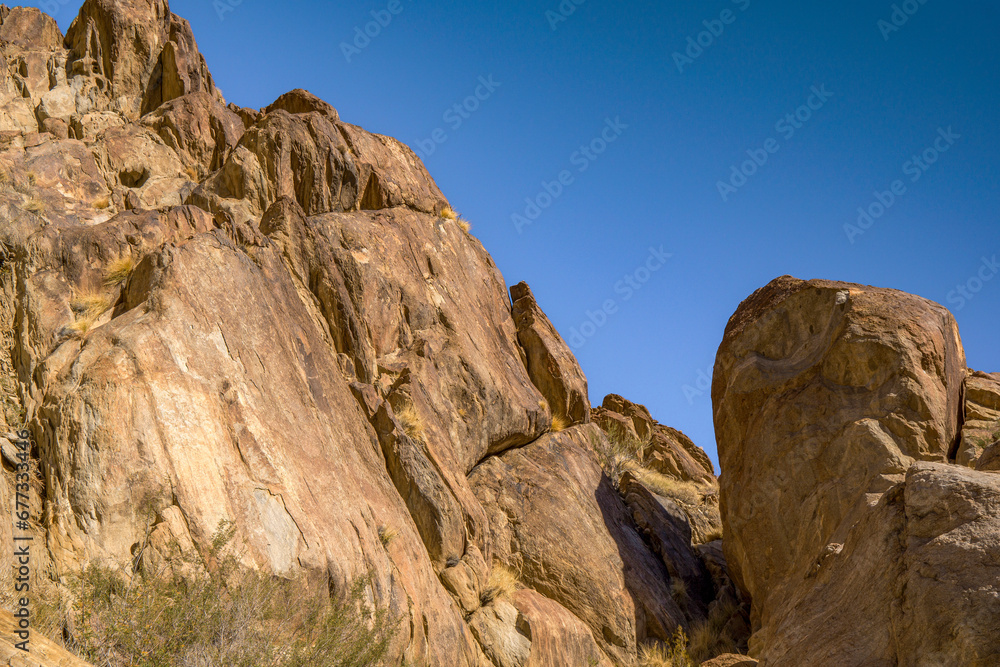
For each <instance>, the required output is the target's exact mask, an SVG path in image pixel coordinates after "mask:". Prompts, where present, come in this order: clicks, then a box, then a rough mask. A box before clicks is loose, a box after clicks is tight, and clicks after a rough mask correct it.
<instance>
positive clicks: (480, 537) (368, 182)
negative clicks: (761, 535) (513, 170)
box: [0, 0, 746, 667]
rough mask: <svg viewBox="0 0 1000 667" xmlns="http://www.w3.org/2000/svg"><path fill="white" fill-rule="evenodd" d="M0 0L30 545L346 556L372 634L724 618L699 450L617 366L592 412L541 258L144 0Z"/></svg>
mask: <svg viewBox="0 0 1000 667" xmlns="http://www.w3.org/2000/svg"><path fill="white" fill-rule="evenodd" d="M0 19H2V24H0V40H2V42H0V55H2V57H3V60H4V62H3V63H2V65H3V66H0V180H2V181H3V187H2V188H0V248H2V268H3V271H2V290H3V296H4V299H3V306H2V309H0V324H2V329H3V345H4V349H3V355H0V356H2V357H3V364H4V366H3V369H2V370H3V380H4V383H5V384H4V387H3V388H4V392H5V400H9V401H10V402H9V404H7V405H6V406H5V408H7V409H5V420H6V421H7V422H8V424H9V425H8V427H7V428H5V429H4V430H8V429H9V428H12V427H14V426H19V425H20V424H21V423H22V422H23V423H25V424H27V428H28V429H29V431H30V432H31V434H32V437H33V439H34V442H35V443H36V446H35V448H34V449H33V452H32V455H33V464H34V465H35V466H36V467H37V471H38V473H37V477H36V478H35V479H34V481H33V485H32V494H31V502H32V516H33V525H32V531H33V532H34V534H35V536H36V539H37V540H38V543H39V544H40V545H44V548H43V549H42V550H41V551H40V553H39V558H40V561H39V562H38V563H36V569H37V575H38V576H39V577H44V578H45V579H46V580H47V581H50V582H51V583H53V585H58V586H59V587H60V588H61V590H63V592H64V593H66V592H67V591H69V590H70V588H69V582H71V581H72V580H73V578H74V577H76V576H78V575H79V574H80V573H81V572H84V571H85V569H86V568H88V567H89V566H93V565H95V564H99V565H102V566H105V567H110V568H113V569H116V570H117V571H119V572H120V573H121V574H122V575H123V576H125V577H127V578H129V577H134V576H137V574H138V573H140V572H142V573H150V572H161V573H162V572H171V571H176V572H181V573H183V572H184V571H186V570H185V567H186V566H187V565H189V564H190V563H191V558H189V557H190V556H191V555H192V554H195V555H198V554H200V555H201V556H202V562H204V563H205V564H206V566H209V567H210V566H211V559H210V558H207V559H206V558H205V555H206V554H214V553H215V548H216V547H217V544H215V543H214V540H215V538H216V536H217V535H218V534H219V528H220V526H232V527H233V530H234V532H233V534H232V536H231V545H232V554H234V555H235V557H236V558H237V559H238V561H239V565H240V566H241V567H242V568H244V569H248V570H255V571H260V572H263V573H267V574H273V575H277V576H279V577H285V578H296V579H298V580H301V581H305V582H308V584H309V585H311V586H312V587H313V588H315V589H317V590H324V591H327V590H328V591H329V592H330V594H331V595H332V596H333V597H335V598H336V597H338V596H343V595H344V594H345V593H346V592H347V591H349V590H351V589H352V586H353V584H355V582H363V583H364V594H363V595H364V598H365V600H366V601H367V602H369V603H370V604H371V605H372V606H373V607H375V608H378V609H383V610H385V611H386V613H387V614H388V615H389V617H390V618H391V619H392V620H393V622H394V627H395V628H396V633H395V634H394V635H393V638H392V642H391V646H390V647H389V650H388V653H387V655H386V657H385V664H389V665H398V664H403V663H405V664H408V665H442V666H443V665H447V666H449V667H460V666H463V665H468V666H470V667H471V666H476V667H485V666H487V665H496V666H498V667H499V666H502V667H508V666H509V667H516V666H525V665H531V666H533V667H534V666H537V667H550V666H552V667H554V666H556V665H565V664H574V665H577V664H579V665H588V664H593V665H625V664H631V663H632V662H633V661H634V660H635V659H636V656H637V654H638V652H639V650H640V647H641V646H642V645H644V644H646V643H649V642H655V641H658V640H660V641H667V640H670V639H671V638H672V637H673V636H674V634H675V631H676V630H677V629H678V628H680V627H685V628H688V629H689V630H690V629H691V628H692V627H694V626H696V625H697V624H699V623H701V624H704V623H707V622H708V621H709V620H711V621H712V622H713V623H715V624H716V625H717V626H718V627H719V628H722V627H723V626H725V627H727V628H728V629H727V630H726V633H728V636H729V640H728V646H729V647H730V648H733V647H738V645H739V644H740V642H741V641H742V640H743V639H745V634H746V625H745V623H746V622H745V606H743V605H745V601H744V600H743V598H742V597H741V595H740V593H739V592H738V591H737V590H736V588H735V586H734V585H733V583H732V582H731V580H730V579H729V577H728V574H727V571H726V566H725V559H724V558H723V556H722V554H721V549H720V547H719V543H718V542H717V541H716V542H713V543H712V544H710V545H701V544H700V543H702V542H707V541H708V540H709V539H716V538H717V537H718V536H719V535H718V533H719V521H718V509H717V491H716V490H717V482H716V480H715V477H714V471H713V470H712V467H711V464H710V463H709V462H708V459H707V457H706V456H705V454H704V452H702V451H701V450H700V449H698V448H697V447H696V446H695V445H694V444H693V443H691V441H690V440H689V439H687V438H686V437H685V436H683V434H681V433H679V432H678V431H674V430H672V429H668V428H667V427H664V426H661V425H659V424H656V423H655V422H654V421H653V420H652V418H651V417H650V416H649V414H648V412H646V411H645V409H644V408H641V406H635V405H634V404H630V403H628V402H627V401H624V399H620V398H619V397H613V398H610V399H609V400H608V401H605V406H604V408H603V409H602V410H600V411H598V413H596V414H595V418H594V420H595V421H596V422H597V424H594V423H591V410H590V405H589V399H588V393H587V383H586V378H585V377H584V375H583V373H582V372H581V370H580V368H579V366H578V364H577V362H576V360H575V359H574V358H573V355H572V354H571V353H570V351H569V349H568V347H567V346H566V344H565V343H564V342H563V341H562V339H561V338H560V337H559V335H558V333H557V332H556V331H555V329H554V328H553V327H552V325H551V323H550V322H549V321H548V319H547V318H546V317H545V315H544V313H543V312H542V311H541V309H540V308H539V306H538V304H537V303H536V302H535V299H534V297H533V296H532V294H531V291H530V289H528V287H527V286H526V285H523V284H522V285H518V286H516V287H515V288H513V289H512V291H511V294H510V295H508V292H507V289H506V285H505V282H504V279H503V277H502V276H501V275H500V272H499V271H498V270H497V267H496V266H495V265H494V263H493V261H492V260H491V258H490V257H489V255H488V254H487V253H486V251H485V250H484V249H483V247H482V246H481V245H480V244H479V242H478V241H477V240H476V239H475V238H473V237H472V236H470V235H469V234H468V233H467V232H466V231H464V230H463V228H462V226H461V225H460V224H459V223H458V222H457V221H456V220H455V219H454V215H452V214H451V209H450V207H449V206H448V202H447V200H446V199H445V197H444V195H443V194H442V193H441V191H440V190H439V188H438V187H437V185H436V184H435V183H434V181H433V179H432V178H431V177H430V175H429V174H428V173H427V171H426V169H425V168H424V166H423V165H422V163H421V162H420V160H419V159H418V158H417V157H416V156H415V155H414V153H413V152H412V151H410V150H409V149H408V148H407V147H406V146H404V145H403V144H401V143H400V142H398V141H395V140H394V139H391V138H388V137H384V136H380V135H376V134H371V133H369V132H366V131H365V130H363V129H361V128H360V127H357V126H354V125H350V124H348V123H345V122H343V121H341V120H340V118H339V115H338V113H337V111H336V110H335V109H334V108H333V107H332V106H331V105H329V104H328V103H326V102H323V101H322V100H319V99H317V98H316V97H314V96H312V95H311V94H309V93H307V92H305V91H301V90H297V91H292V92H290V93H288V94H286V95H283V96H282V97H281V98H279V99H278V100H276V101H275V102H274V103H273V104H272V105H270V106H269V107H267V108H266V109H263V110H252V109H244V108H238V107H236V106H234V105H232V104H227V103H226V101H225V100H224V99H223V97H222V95H221V93H220V92H219V91H218V90H217V89H216V88H215V85H214V83H213V81H212V77H211V75H210V74H209V72H208V68H207V66H206V63H205V61H204V59H203V58H202V56H201V55H200V54H199V52H198V49H197V45H196V43H195V40H194V37H193V35H192V33H191V29H190V27H189V25H188V24H187V22H185V21H184V20H183V19H180V18H178V17H177V16H175V15H173V14H172V13H171V12H170V9H169V7H168V4H167V2H166V0H117V1H116V0H87V1H86V2H85V3H84V6H83V8H82V9H81V11H80V14H79V16H78V17H77V19H76V20H75V21H74V23H73V24H72V26H71V27H70V29H69V31H68V33H67V35H66V36H65V38H63V36H62V35H61V34H60V32H59V30H58V28H57V27H56V25H55V23H54V21H52V19H50V18H49V17H47V16H45V15H43V14H41V13H40V12H38V11H37V10H32V9H24V8H14V9H7V8H6V7H4V8H3V9H2V10H0ZM8 360H9V362H10V363H9V364H8ZM618 422H622V423H623V424H625V428H624V429H617V430H616V429H613V428H612V425H613V424H617V423H618ZM0 426H3V425H2V424H0ZM602 427H603V428H604V429H605V430H602ZM609 436H610V437H609ZM623 442H626V443H632V444H631V445H627V446H623V445H622V443H623ZM626 450H627V451H629V452H631V454H630V455H629V456H626V455H625V453H626ZM5 470H6V471H7V472H5V475H6V477H5V479H7V478H9V477H11V475H10V468H5ZM7 481H8V482H10V481H11V480H10V479H7ZM0 487H2V488H0V493H2V494H4V497H3V498H2V500H3V501H4V506H5V507H7V506H9V502H10V498H9V497H7V494H8V493H9V491H10V489H9V485H8V484H4V485H0ZM671 494H673V496H674V497H673V498H672V497H671ZM2 531H6V532H2ZM4 535H6V537H4ZM0 541H2V543H3V544H2V547H0V548H2V549H3V550H4V551H3V553H4V554H5V556H6V557H8V558H9V557H10V551H9V549H10V546H9V545H10V544H11V541H10V527H9V526H8V525H6V523H4V524H2V527H0ZM695 543H698V544H699V546H697V547H696V546H695ZM179 558H180V560H179ZM185 564H187V565H185ZM501 570H503V571H507V570H509V571H510V572H513V573H514V576H515V577H516V583H514V584H512V585H510V586H508V587H507V589H508V590H507V591H506V592H505V593H504V594H503V595H498V594H497V593H496V590H495V586H494V584H493V583H491V582H493V581H494V580H495V578H496V573H497V572H498V571H501ZM81 622H82V621H81V620H80V618H78V617H77V616H75V615H74V614H73V613H72V612H70V613H69V614H68V615H67V618H66V620H65V623H64V624H63V626H62V627H61V628H57V629H56V630H57V632H58V631H59V630H61V631H62V632H61V633H60V634H64V635H65V636H66V637H68V638H69V640H70V641H72V639H73V637H74V634H75V633H76V634H79V633H80V632H81V628H80V627H79V623H81ZM710 650H711V647H708V646H707V645H706V647H705V651H706V652H708V651H710ZM720 650H721V649H720ZM718 652H719V651H714V652H712V653H711V655H715V654H716V653H718ZM705 657H709V655H707V654H706V655H705ZM567 661H568V662H567ZM67 664H69V663H67Z"/></svg>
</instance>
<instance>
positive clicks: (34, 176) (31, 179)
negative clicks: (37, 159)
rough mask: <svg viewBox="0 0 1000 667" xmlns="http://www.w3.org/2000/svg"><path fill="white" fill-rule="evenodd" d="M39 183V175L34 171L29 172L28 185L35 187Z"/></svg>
mask: <svg viewBox="0 0 1000 667" xmlns="http://www.w3.org/2000/svg"><path fill="white" fill-rule="evenodd" d="M36 183H38V174H36V173H35V172H33V171H29V172H28V185H31V186H34V185H35V184H36Z"/></svg>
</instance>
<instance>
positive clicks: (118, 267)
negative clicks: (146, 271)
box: [104, 255, 135, 287]
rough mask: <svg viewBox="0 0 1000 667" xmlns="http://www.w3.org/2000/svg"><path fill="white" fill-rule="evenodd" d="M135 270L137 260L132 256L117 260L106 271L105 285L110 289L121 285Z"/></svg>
mask: <svg viewBox="0 0 1000 667" xmlns="http://www.w3.org/2000/svg"><path fill="white" fill-rule="evenodd" d="M133 269H135V258H134V257H132V256H131V255H125V256H124V257H120V258H119V259H116V260H115V261H113V262H111V263H110V264H108V266H107V268H105V270H104V284H105V285H106V286H108V287H117V286H118V285H121V284H122V283H123V282H125V281H126V280H127V279H128V277H129V275H131V274H132V270H133Z"/></svg>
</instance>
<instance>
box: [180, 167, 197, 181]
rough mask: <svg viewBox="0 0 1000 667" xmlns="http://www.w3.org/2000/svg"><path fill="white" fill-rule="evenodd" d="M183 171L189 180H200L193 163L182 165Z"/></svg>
mask: <svg viewBox="0 0 1000 667" xmlns="http://www.w3.org/2000/svg"><path fill="white" fill-rule="evenodd" d="M184 173H185V174H187V177H188V179H189V180H191V181H194V182H195V183H199V182H201V175H200V174H199V173H198V168H197V167H195V166H194V165H188V166H186V167H184Z"/></svg>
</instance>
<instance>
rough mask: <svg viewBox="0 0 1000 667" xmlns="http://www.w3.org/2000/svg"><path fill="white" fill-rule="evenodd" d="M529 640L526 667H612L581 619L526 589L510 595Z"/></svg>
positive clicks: (556, 603)
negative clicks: (529, 646)
mask: <svg viewBox="0 0 1000 667" xmlns="http://www.w3.org/2000/svg"><path fill="white" fill-rule="evenodd" d="M512 602H513V603H514V606H515V607H517V610H518V612H519V613H520V614H521V620H522V621H523V622H524V624H525V625H526V632H527V635H528V637H529V639H530V640H531V653H530V655H529V656H528V663H527V667H549V665H587V666H588V667H589V666H590V665H593V667H611V664H612V663H611V661H609V660H608V658H607V656H606V655H605V654H604V652H603V651H601V649H600V647H599V646H598V645H597V642H595V641H594V635H593V634H592V633H591V632H590V629H589V628H587V626H586V625H584V623H583V621H581V620H580V619H579V618H577V617H576V616H574V615H573V614H572V613H570V612H569V611H568V610H567V609H566V608H565V607H563V606H562V605H560V604H559V603H558V602H556V601H554V600H550V599H549V598H547V597H544V596H543V595H540V594H539V593H537V592H535V591H533V590H531V589H530V588H529V589H522V590H520V591H517V592H516V593H514V595H513V597H512Z"/></svg>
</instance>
